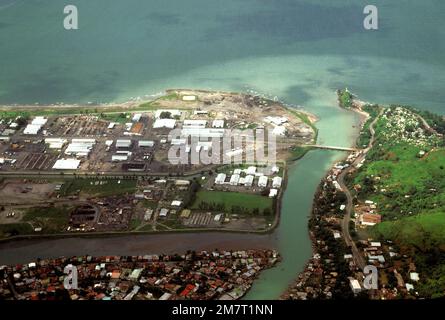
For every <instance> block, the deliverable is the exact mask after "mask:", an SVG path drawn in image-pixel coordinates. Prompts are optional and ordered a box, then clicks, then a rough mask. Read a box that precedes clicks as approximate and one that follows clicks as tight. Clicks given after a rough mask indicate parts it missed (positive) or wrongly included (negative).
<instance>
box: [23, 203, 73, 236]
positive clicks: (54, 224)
mask: <svg viewBox="0 0 445 320" xmlns="http://www.w3.org/2000/svg"><path fill="white" fill-rule="evenodd" d="M69 213H70V208H69V207H67V206H63V207H49V208H41V207H36V208H32V209H29V210H27V211H26V212H25V214H24V216H23V221H24V222H29V223H31V224H32V225H33V226H34V227H35V228H36V227H41V228H42V232H44V233H52V232H61V231H64V229H65V227H67V226H68V220H69Z"/></svg>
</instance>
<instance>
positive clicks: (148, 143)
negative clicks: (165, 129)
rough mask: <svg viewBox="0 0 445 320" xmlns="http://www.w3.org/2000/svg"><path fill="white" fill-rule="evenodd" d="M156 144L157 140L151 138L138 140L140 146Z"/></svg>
mask: <svg viewBox="0 0 445 320" xmlns="http://www.w3.org/2000/svg"><path fill="white" fill-rule="evenodd" d="M154 145H155V142H154V141H151V140H139V142H138V146H139V147H153V146H154Z"/></svg>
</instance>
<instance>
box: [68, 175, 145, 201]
mask: <svg viewBox="0 0 445 320" xmlns="http://www.w3.org/2000/svg"><path fill="white" fill-rule="evenodd" d="M136 183H137V181H136V180H117V179H72V180H67V181H66V182H65V183H64V184H63V186H62V188H61V190H60V194H61V196H70V195H76V194H78V193H79V192H81V193H86V194H88V195H91V196H103V197H105V196H113V195H120V194H125V193H132V192H134V191H135V190H136Z"/></svg>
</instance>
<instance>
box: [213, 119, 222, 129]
mask: <svg viewBox="0 0 445 320" xmlns="http://www.w3.org/2000/svg"><path fill="white" fill-rule="evenodd" d="M212 128H224V120H213V122H212Z"/></svg>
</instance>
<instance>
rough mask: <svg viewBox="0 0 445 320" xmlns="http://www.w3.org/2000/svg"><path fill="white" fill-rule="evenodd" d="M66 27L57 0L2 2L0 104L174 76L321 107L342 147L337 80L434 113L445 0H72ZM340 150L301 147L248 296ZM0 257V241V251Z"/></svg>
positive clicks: (297, 263) (265, 283)
mask: <svg viewBox="0 0 445 320" xmlns="http://www.w3.org/2000/svg"><path fill="white" fill-rule="evenodd" d="M70 4H75V5H77V6H78V8H79V15H80V16H79V26H80V29H79V30H77V31H66V30H64V29H63V27H62V21H63V14H62V12H63V5H64V4H63V3H61V2H60V1H58V0H35V1H28V0H0V61H1V64H0V104H12V103H35V102H40V103H56V102H65V103H85V102H88V101H97V102H110V101H124V100H127V99H129V98H130V97H137V96H144V95H149V94H153V93H157V92H160V91H162V90H164V89H166V88H172V87H193V88H205V89H223V90H236V91H244V90H255V91H258V92H261V93H264V94H270V95H272V96H278V97H279V98H281V99H283V100H284V101H286V102H288V103H292V104H295V105H303V106H305V108H306V109H307V110H309V111H312V112H314V113H315V114H316V115H317V116H319V118H320V121H319V123H318V124H317V125H318V127H319V128H320V136H319V142H320V143H326V144H330V145H341V146H347V145H351V144H352V143H353V140H354V128H353V127H352V125H353V124H356V121H357V119H356V118H355V117H354V115H352V114H350V113H347V112H345V111H342V110H340V109H339V108H337V107H336V97H335V93H334V91H335V89H337V88H339V87H344V86H348V87H349V88H350V89H351V90H352V91H353V92H355V93H357V94H359V95H360V97H361V98H362V99H364V100H369V101H375V102H382V103H407V104H412V105H415V106H418V107H421V108H426V109H429V110H433V111H436V112H440V113H444V109H443V101H444V100H445V90H443V84H444V83H445V58H444V57H445V41H444V40H445V38H444V36H445V30H444V29H443V28H442V27H441V26H442V20H443V17H444V16H445V3H444V2H443V1H440V0H429V1H428V0H427V1H421V2H420V1H414V0H403V1H402V0H401V1H385V0H375V1H373V4H375V5H377V7H378V8H379V13H380V29H379V30H378V31H377V32H375V31H374V32H369V31H365V30H364V29H363V28H362V19H363V14H362V10H363V7H364V6H365V5H367V4H368V3H367V1H362V0H333V1H329V2H328V1H322V0H312V1H309V0H307V1H304V0H280V1H279V3H278V2H273V1H266V0H243V1H239V0H226V1H216V0H207V1H205V0H189V1H179V0H148V1H144V0H127V1H106V0H72V1H70ZM341 156H342V154H341V153H336V152H326V151H316V152H311V153H309V154H308V155H307V156H306V157H305V158H304V159H302V160H301V161H299V162H298V163H296V164H295V166H294V167H293V168H292V169H291V173H292V174H291V175H290V178H289V185H288V190H287V191H286V195H285V197H284V200H283V211H282V219H281V224H280V226H279V228H278V230H277V231H276V232H275V233H274V235H273V236H274V238H275V239H276V243H277V247H278V248H279V249H280V252H281V253H282V255H283V258H284V260H283V262H282V263H281V264H280V265H279V266H278V267H277V268H274V269H271V270H269V271H266V272H265V273H264V274H263V275H262V277H261V279H260V280H259V281H258V283H257V284H255V286H254V288H253V290H252V291H251V292H250V293H249V294H248V296H247V298H276V297H278V296H279V294H280V293H281V292H282V291H283V290H284V289H285V288H286V286H287V285H288V284H289V282H290V281H291V280H292V279H293V278H294V277H295V275H296V274H297V272H299V271H301V269H302V267H303V266H304V263H305V262H306V261H307V258H308V257H309V256H310V241H309V239H308V235H307V216H308V214H309V212H310V206H311V203H312V196H313V193H314V190H315V188H316V186H317V184H318V182H319V180H320V179H321V177H322V176H323V174H324V172H325V170H326V169H327V168H328V167H329V165H330V164H331V163H332V162H333V161H335V160H336V159H338V158H340V157H341ZM0 255H1V253H0Z"/></svg>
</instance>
